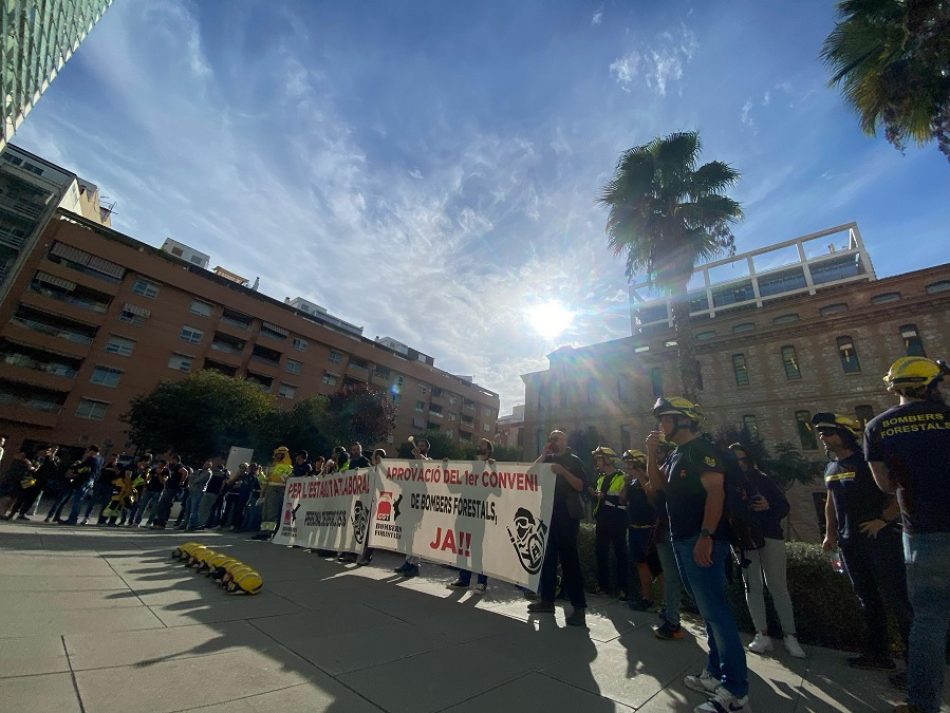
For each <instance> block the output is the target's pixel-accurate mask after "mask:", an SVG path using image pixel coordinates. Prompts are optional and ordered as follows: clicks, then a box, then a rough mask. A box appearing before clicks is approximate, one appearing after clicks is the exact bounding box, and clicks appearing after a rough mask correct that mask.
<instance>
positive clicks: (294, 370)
mask: <svg viewBox="0 0 950 713" xmlns="http://www.w3.org/2000/svg"><path fill="white" fill-rule="evenodd" d="M302 366H303V364H302V363H301V362H299V361H294V360H293V359H285V360H284V369H285V370H286V371H287V372H288V373H290V374H299V373H300V369H301V367H302Z"/></svg>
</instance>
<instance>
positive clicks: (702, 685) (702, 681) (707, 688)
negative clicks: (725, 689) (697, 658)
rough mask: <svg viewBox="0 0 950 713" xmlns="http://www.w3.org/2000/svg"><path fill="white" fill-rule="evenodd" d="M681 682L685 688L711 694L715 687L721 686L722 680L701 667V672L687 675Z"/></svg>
mask: <svg viewBox="0 0 950 713" xmlns="http://www.w3.org/2000/svg"><path fill="white" fill-rule="evenodd" d="M683 683H685V684H686V687H687V688H689V689H691V690H693V691H698V692H699V693H705V694H706V695H707V696H711V695H713V694H714V693H715V692H716V689H718V688H719V687H720V686H722V681H720V680H719V679H718V678H716V677H715V676H713V675H712V674H711V673H709V671H707V670H706V669H703V672H702V673H701V674H699V675H698V676H692V675H690V676H687V677H686V678H684V679H683Z"/></svg>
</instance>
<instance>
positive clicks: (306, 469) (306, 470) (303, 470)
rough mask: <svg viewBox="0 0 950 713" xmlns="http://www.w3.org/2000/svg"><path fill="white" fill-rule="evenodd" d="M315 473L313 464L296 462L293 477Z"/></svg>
mask: <svg viewBox="0 0 950 713" xmlns="http://www.w3.org/2000/svg"><path fill="white" fill-rule="evenodd" d="M308 475H313V466H312V465H310V464H309V463H294V470H293V477H295V478H306V477H307V476H308Z"/></svg>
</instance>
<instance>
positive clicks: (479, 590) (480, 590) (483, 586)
mask: <svg viewBox="0 0 950 713" xmlns="http://www.w3.org/2000/svg"><path fill="white" fill-rule="evenodd" d="M487 590H488V585H487V584H485V583H484V582H479V583H478V584H476V585H475V591H476V592H477V593H478V594H484V593H485V592H486V591H487Z"/></svg>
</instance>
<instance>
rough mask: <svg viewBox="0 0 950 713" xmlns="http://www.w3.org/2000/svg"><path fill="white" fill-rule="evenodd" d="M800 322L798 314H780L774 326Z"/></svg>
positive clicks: (773, 322) (773, 321)
mask: <svg viewBox="0 0 950 713" xmlns="http://www.w3.org/2000/svg"><path fill="white" fill-rule="evenodd" d="M797 321H798V313H796V312H790V313H788V314H780V315H779V316H778V317H776V318H775V319H773V320H772V324H790V323H791V322H797Z"/></svg>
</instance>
